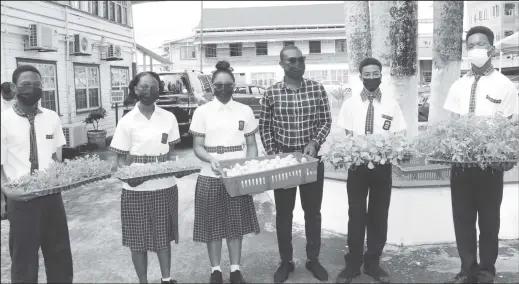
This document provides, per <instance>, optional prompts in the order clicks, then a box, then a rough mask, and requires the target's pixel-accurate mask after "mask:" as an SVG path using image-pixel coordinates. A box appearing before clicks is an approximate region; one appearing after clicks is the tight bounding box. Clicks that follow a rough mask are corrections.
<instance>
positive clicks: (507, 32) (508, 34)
mask: <svg viewBox="0 0 519 284" xmlns="http://www.w3.org/2000/svg"><path fill="white" fill-rule="evenodd" d="M513 34H514V31H505V37H507V36H511V35H513Z"/></svg>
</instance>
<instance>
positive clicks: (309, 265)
mask: <svg viewBox="0 0 519 284" xmlns="http://www.w3.org/2000/svg"><path fill="white" fill-rule="evenodd" d="M306 269H308V271H310V272H312V274H313V275H314V277H315V278H317V279H318V280H319V281H328V271H326V269H325V268H324V267H323V266H322V265H321V263H319V261H318V260H308V261H307V262H306Z"/></svg>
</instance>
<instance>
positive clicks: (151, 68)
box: [150, 56, 153, 71]
mask: <svg viewBox="0 0 519 284" xmlns="http://www.w3.org/2000/svg"><path fill="white" fill-rule="evenodd" d="M150 71H153V58H151V56H150Z"/></svg>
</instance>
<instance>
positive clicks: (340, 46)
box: [335, 39, 346, 53]
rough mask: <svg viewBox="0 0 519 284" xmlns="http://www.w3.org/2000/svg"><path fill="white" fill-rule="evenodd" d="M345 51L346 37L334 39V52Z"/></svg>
mask: <svg viewBox="0 0 519 284" xmlns="http://www.w3.org/2000/svg"><path fill="white" fill-rule="evenodd" d="M344 52H346V39H336V40H335V53H344Z"/></svg>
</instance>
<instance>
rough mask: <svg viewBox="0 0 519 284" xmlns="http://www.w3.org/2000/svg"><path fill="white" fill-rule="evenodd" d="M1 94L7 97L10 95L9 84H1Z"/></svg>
mask: <svg viewBox="0 0 519 284" xmlns="http://www.w3.org/2000/svg"><path fill="white" fill-rule="evenodd" d="M2 93H4V94H6V95H9V94H11V82H3V83H2Z"/></svg>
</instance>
